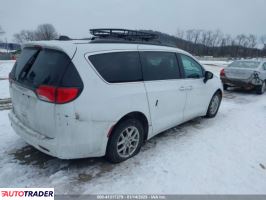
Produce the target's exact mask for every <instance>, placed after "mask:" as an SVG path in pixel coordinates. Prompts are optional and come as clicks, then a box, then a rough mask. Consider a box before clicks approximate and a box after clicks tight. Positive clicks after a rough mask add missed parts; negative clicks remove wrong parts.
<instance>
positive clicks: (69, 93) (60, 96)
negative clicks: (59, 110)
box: [56, 88, 79, 103]
mask: <svg viewBox="0 0 266 200" xmlns="http://www.w3.org/2000/svg"><path fill="white" fill-rule="evenodd" d="M78 92H79V90H78V88H57V95H56V103H67V102H69V101H72V100H73V99H75V98H76V97H77V96H78Z"/></svg>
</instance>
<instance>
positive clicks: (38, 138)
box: [8, 111, 57, 157]
mask: <svg viewBox="0 0 266 200" xmlns="http://www.w3.org/2000/svg"><path fill="white" fill-rule="evenodd" d="M8 116H9V119H10V122H11V126H12V128H13V129H14V130H15V132H16V133H17V134H18V135H19V136H21V137H22V138H23V139H24V140H25V141H26V142H27V143H28V144H30V145H32V146H34V147H35V148H36V149H38V150H40V151H41V152H43V153H46V154H48V155H51V156H54V157H57V151H56V140H55V139H52V138H47V137H45V136H43V135H41V134H40V133H38V132H36V131H33V130H32V129H30V128H28V127H27V126H25V125H24V124H23V123H21V122H20V120H19V119H18V118H17V117H16V115H15V113H14V112H13V111H11V112H10V113H9V114H8Z"/></svg>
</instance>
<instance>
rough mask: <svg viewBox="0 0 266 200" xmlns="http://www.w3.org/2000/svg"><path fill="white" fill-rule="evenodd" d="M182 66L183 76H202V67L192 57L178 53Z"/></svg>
mask: <svg viewBox="0 0 266 200" xmlns="http://www.w3.org/2000/svg"><path fill="white" fill-rule="evenodd" d="M180 57H181V61H182V64H183V67H184V74H185V78H201V77H203V69H202V67H201V65H200V64H198V63H197V62H196V61H195V60H194V59H192V58H191V57H189V56H186V55H183V54H181V55H180Z"/></svg>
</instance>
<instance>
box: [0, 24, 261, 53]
mask: <svg viewBox="0 0 266 200" xmlns="http://www.w3.org/2000/svg"><path fill="white" fill-rule="evenodd" d="M142 31H146V32H151V33H155V34H157V35H158V36H159V41H160V42H161V43H162V44H167V45H171V46H175V47H178V48H180V49H184V50H185V51H188V52H190V53H191V54H193V55H196V56H213V57H233V58H248V57H266V35H264V36H261V37H260V38H258V37H257V36H255V35H253V34H248V35H245V34H240V35H237V36H236V37H232V36H231V35H229V34H224V33H222V32H221V31H219V30H216V31H205V30H199V29H191V30H187V31H183V30H178V31H177V33H176V35H169V34H166V33H162V32H159V31H153V30H142ZM1 33H2V34H3V33H4V31H3V29H1V27H0V35H1ZM86 37H87V36H86ZM57 38H58V33H57V31H56V29H55V28H54V26H53V25H52V24H41V25H39V26H38V27H37V28H36V29H35V30H22V31H20V32H19V33H17V34H14V40H15V41H16V42H18V43H24V42H27V41H38V40H53V39H57ZM259 45H264V48H263V49H261V48H258V46H259Z"/></svg>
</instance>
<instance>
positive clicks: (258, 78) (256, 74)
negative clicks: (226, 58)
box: [220, 60, 266, 94]
mask: <svg viewBox="0 0 266 200" xmlns="http://www.w3.org/2000/svg"><path fill="white" fill-rule="evenodd" d="M220 77H221V80H222V82H223V87H224V90H227V89H228V87H241V88H245V89H255V90H256V92H257V94H263V93H264V92H265V90H266V60H238V61H234V62H233V63H231V64H230V65H228V67H226V68H224V69H222V70H221V72H220Z"/></svg>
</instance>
